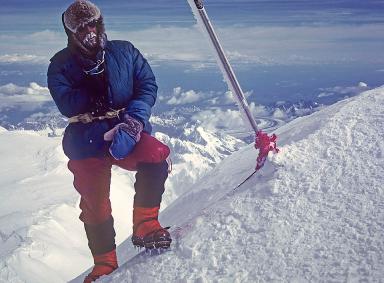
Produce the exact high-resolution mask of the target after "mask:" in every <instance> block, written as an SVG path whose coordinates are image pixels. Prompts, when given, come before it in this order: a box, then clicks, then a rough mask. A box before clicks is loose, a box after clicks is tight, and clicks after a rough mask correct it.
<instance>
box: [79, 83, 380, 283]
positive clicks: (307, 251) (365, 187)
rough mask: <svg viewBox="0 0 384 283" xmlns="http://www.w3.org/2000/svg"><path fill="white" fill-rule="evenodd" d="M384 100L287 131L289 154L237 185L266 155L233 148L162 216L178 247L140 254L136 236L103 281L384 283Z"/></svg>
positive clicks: (333, 110)
mask: <svg viewBox="0 0 384 283" xmlns="http://www.w3.org/2000/svg"><path fill="white" fill-rule="evenodd" d="M383 105H384V87H382V88H379V89H376V90H372V91H368V92H365V93H363V94H361V95H359V96H357V97H355V98H351V99H348V100H344V101H341V102H339V103H337V104H335V105H332V106H330V107H328V108H326V109H323V110H322V111H319V112H317V113H314V114H312V115H310V116H306V117H303V118H299V119H296V120H294V121H293V122H291V123H289V124H286V125H285V126H283V127H281V128H279V129H278V130H277V134H278V136H279V137H280V143H279V145H280V149H281V152H280V153H279V154H278V155H275V156H273V157H270V160H269V162H268V164H267V165H266V166H265V167H264V168H263V169H262V171H261V172H260V173H258V174H257V175H256V176H255V177H254V178H252V179H251V180H249V181H248V182H247V183H245V184H244V185H243V186H241V187H240V188H239V189H237V190H236V191H233V188H234V187H235V186H236V185H237V184H238V183H240V182H241V181H242V180H243V179H244V178H245V177H246V176H247V175H248V174H249V173H251V172H252V170H253V168H254V166H255V157H256V152H255V151H254V149H253V147H252V146H248V147H246V148H244V149H242V150H241V151H240V152H237V153H235V154H232V155H231V156H230V157H228V158H226V159H225V160H224V161H223V162H221V164H219V165H218V166H217V167H216V168H215V169H214V170H212V171H211V173H210V174H208V175H206V176H205V177H204V178H202V179H201V180H200V181H198V182H197V183H195V184H194V186H193V189H192V190H191V191H190V192H189V193H187V194H184V195H183V196H181V197H180V198H178V199H177V201H175V202H174V203H172V204H171V205H170V206H169V207H168V208H167V209H166V210H165V211H164V212H163V213H162V215H161V220H162V221H163V223H164V224H166V225H172V226H173V228H172V233H173V235H174V242H173V244H172V249H171V251H169V252H167V253H164V254H162V255H160V256H152V257H145V256H139V257H135V258H133V259H131V260H130V258H132V257H133V256H134V255H135V252H134V251H133V249H132V248H131V247H130V244H129V240H127V242H125V243H123V244H122V245H121V246H120V247H119V250H118V252H119V255H120V258H121V261H126V262H125V264H121V267H120V269H119V270H118V271H116V272H115V273H113V274H112V275H111V276H109V277H105V278H104V280H103V281H102V282H214V281H218V282H270V281H277V282H330V281H331V282H345V281H347V282H350V281H365V282H380V281H381V280H382V278H384V258H383V255H384V242H383V239H384V207H383V203H384V191H383V181H384V180H383V179H384V177H383V176H384V160H383V152H384V132H383V131H382V129H383V128H384V112H383V109H384V108H383ZM75 282H80V281H75Z"/></svg>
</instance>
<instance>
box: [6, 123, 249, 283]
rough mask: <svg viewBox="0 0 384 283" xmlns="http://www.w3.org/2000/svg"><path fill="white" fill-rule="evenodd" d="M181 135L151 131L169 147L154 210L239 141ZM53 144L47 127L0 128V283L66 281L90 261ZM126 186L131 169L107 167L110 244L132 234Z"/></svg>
mask: <svg viewBox="0 0 384 283" xmlns="http://www.w3.org/2000/svg"><path fill="white" fill-rule="evenodd" d="M184 131H185V133H184V134H183V135H182V136H181V138H182V140H180V139H177V138H173V137H172V138H171V137H169V136H167V135H166V134H163V133H159V132H158V133H156V136H157V137H158V138H159V139H160V140H162V141H164V142H166V143H167V144H169V145H170V147H171V149H172V159H173V163H174V164H173V172H172V174H171V176H170V177H169V179H168V181H167V184H166V187H167V191H166V193H165V194H164V198H163V202H162V208H164V207H166V205H167V204H169V203H171V202H172V201H173V200H174V199H176V198H177V197H178V196H179V195H181V194H183V193H184V192H185V191H187V190H188V189H189V186H190V185H191V184H192V183H193V182H195V180H197V179H198V178H199V177H201V176H203V175H205V174H207V172H209V171H210V170H211V169H212V167H213V166H214V165H215V164H216V163H218V162H219V161H220V160H221V159H223V158H224V157H225V156H227V155H228V154H229V153H230V152H233V151H235V150H237V149H238V146H239V145H241V144H242V143H241V142H240V141H239V140H237V139H235V138H233V137H230V136H220V135H216V134H213V133H209V132H207V131H205V130H204V129H202V128H201V127H190V128H187V127H186V128H185V129H184ZM58 132H59V131H58ZM48 136H51V138H49V137H48ZM61 139H62V137H54V136H53V137H52V130H51V129H49V128H47V129H46V130H45V131H39V132H34V131H7V130H6V129H4V128H2V127H0V145H1V147H0V156H1V158H2V162H1V163H0V176H1V179H0V282H36V283H44V282H47V283H48V282H49V283H51V282H67V281H69V280H70V279H72V278H74V277H75V276H77V275H78V274H80V273H82V272H83V271H84V270H85V269H87V268H89V267H90V266H91V265H92V264H93V261H92V257H91V254H90V252H89V250H88V246H87V240H86V238H85V232H84V228H83V225H82V223H81V222H80V220H79V219H78V215H79V213H80V211H79V208H78V201H79V196H78V194H77V192H76V191H75V190H74V188H73V186H72V181H73V177H72V175H71V173H70V172H69V170H68V169H67V168H66V166H67V158H66V157H65V156H64V154H63V151H62V148H61ZM133 183H134V172H127V171H125V170H122V169H120V168H118V167H114V168H113V170H112V183H111V201H112V209H113V215H114V218H115V224H116V225H115V228H116V232H117V237H116V241H117V243H118V244H120V243H121V242H122V241H124V240H125V239H126V238H127V237H128V236H129V235H130V234H131V233H132V229H131V227H132V221H131V219H132V205H133V204H132V200H133V195H134V190H133ZM74 263H75V264H74Z"/></svg>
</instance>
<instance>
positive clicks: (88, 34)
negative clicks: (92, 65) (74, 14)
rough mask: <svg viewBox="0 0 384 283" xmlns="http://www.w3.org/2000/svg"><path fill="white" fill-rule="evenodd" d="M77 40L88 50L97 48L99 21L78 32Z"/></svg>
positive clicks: (81, 28) (80, 28)
mask: <svg viewBox="0 0 384 283" xmlns="http://www.w3.org/2000/svg"><path fill="white" fill-rule="evenodd" d="M76 37H77V39H78V40H79V41H80V42H81V43H82V44H83V45H84V46H85V47H86V48H88V49H93V48H95V47H97V21H92V22H90V23H88V24H86V25H85V26H83V27H79V28H78V29H77V32H76Z"/></svg>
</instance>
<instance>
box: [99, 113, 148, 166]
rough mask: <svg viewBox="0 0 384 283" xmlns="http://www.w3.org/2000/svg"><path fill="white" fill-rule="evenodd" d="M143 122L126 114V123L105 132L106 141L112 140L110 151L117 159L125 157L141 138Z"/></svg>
mask: <svg viewBox="0 0 384 283" xmlns="http://www.w3.org/2000/svg"><path fill="white" fill-rule="evenodd" d="M142 130H143V124H141V122H139V121H138V120H136V119H135V118H133V117H131V116H129V115H128V114H125V115H124V123H120V124H117V125H116V126H115V127H114V128H112V129H111V130H109V131H108V132H106V133H105V134H104V140H105V141H112V143H111V145H110V146H109V152H110V154H111V155H112V157H113V158H115V159H116V160H119V159H124V158H125V157H127V156H128V155H129V154H130V153H131V152H132V151H133V149H134V148H135V145H136V143H138V142H139V140H140V134H141V132H142Z"/></svg>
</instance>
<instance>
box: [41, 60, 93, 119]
mask: <svg viewBox="0 0 384 283" xmlns="http://www.w3.org/2000/svg"><path fill="white" fill-rule="evenodd" d="M47 76H48V88H49V91H50V93H51V95H52V98H53V100H54V101H55V103H56V105H57V108H59V111H60V112H61V114H63V115H64V116H66V117H68V118H69V117H72V116H75V115H78V114H81V113H85V112H87V110H88V109H89V104H90V103H91V101H90V95H89V94H88V93H87V91H86V89H85V88H75V87H73V86H72V84H71V83H70V82H69V81H68V79H67V78H66V77H65V76H64V74H63V69H62V68H60V67H59V66H58V64H55V63H54V62H51V64H50V65H49V67H48V73H47Z"/></svg>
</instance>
